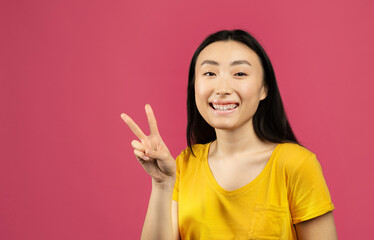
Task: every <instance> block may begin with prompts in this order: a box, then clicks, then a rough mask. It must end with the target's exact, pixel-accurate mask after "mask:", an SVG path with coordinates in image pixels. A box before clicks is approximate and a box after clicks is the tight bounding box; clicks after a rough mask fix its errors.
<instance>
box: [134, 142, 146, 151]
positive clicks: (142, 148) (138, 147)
mask: <svg viewBox="0 0 374 240" xmlns="http://www.w3.org/2000/svg"><path fill="white" fill-rule="evenodd" d="M131 146H132V147H133V148H134V149H136V150H139V151H141V152H145V146H144V144H143V143H141V142H139V141H138V140H132V142H131Z"/></svg>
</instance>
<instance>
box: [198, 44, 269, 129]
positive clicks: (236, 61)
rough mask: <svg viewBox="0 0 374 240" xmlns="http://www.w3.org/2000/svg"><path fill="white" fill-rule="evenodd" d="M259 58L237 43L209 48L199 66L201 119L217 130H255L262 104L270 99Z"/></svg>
mask: <svg viewBox="0 0 374 240" xmlns="http://www.w3.org/2000/svg"><path fill="white" fill-rule="evenodd" d="M266 94H267V93H266V88H265V86H264V84H263V69H262V65H261V62H260V59H259V57H258V56H257V54H256V53H255V52H254V51H253V50H252V49H250V48H249V47H247V46H246V45H244V44H243V43H240V42H237V41H218V42H214V43H212V44H209V45H208V46H207V47H205V48H204V49H203V50H202V51H201V52H200V54H199V56H198V58H197V60H196V66H195V101H196V105H197V109H198V110H199V112H200V114H201V116H202V117H203V118H204V119H205V121H207V122H208V123H209V125H211V126H212V127H214V128H216V129H223V130H234V129H237V128H239V127H242V126H245V125H251V126H252V117H253V115H254V114H255V113H256V110H257V108H258V104H259V102H260V101H261V100H262V99H264V98H265V97H266Z"/></svg>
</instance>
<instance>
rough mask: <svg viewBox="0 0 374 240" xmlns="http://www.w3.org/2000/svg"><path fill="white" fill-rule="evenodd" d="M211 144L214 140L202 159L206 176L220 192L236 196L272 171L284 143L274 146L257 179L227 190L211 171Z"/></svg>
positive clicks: (207, 146)
mask: <svg viewBox="0 0 374 240" xmlns="http://www.w3.org/2000/svg"><path fill="white" fill-rule="evenodd" d="M211 144H212V142H209V143H208V144H207V145H206V147H205V149H204V152H203V159H202V160H203V166H204V169H205V173H206V176H207V177H208V179H209V182H210V184H211V186H212V187H213V189H215V190H216V191H218V192H219V193H221V194H223V195H225V196H234V195H238V194H241V193H244V192H246V191H248V190H250V189H251V188H252V187H254V186H255V185H256V184H257V183H258V182H260V181H261V180H262V179H263V178H264V177H265V176H266V175H267V173H268V172H269V171H270V169H271V166H272V163H273V160H274V158H275V155H276V154H277V152H278V151H279V148H280V147H281V145H282V144H281V143H278V144H277V146H276V147H275V148H274V150H273V152H272V153H271V155H270V157H269V160H268V162H267V163H266V165H265V167H264V169H262V171H261V172H260V174H259V175H257V177H256V178H255V179H253V180H252V181H251V182H249V183H247V184H246V185H244V186H243V187H240V188H238V189H235V190H226V189H224V188H223V187H221V185H219V184H218V182H217V181H216V179H215V178H214V175H213V172H212V171H211V169H210V166H209V163H208V155H209V149H210V145H211Z"/></svg>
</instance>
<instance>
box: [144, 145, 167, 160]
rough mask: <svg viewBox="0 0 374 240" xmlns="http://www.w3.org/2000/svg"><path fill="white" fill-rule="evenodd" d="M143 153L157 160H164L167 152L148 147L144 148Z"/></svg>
mask: <svg viewBox="0 0 374 240" xmlns="http://www.w3.org/2000/svg"><path fill="white" fill-rule="evenodd" d="M145 155H146V156H148V157H150V158H153V159H158V160H166V159H167V157H168V154H167V153H166V152H164V151H155V150H152V149H149V148H147V149H146V150H145Z"/></svg>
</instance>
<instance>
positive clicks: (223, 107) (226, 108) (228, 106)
mask: <svg viewBox="0 0 374 240" xmlns="http://www.w3.org/2000/svg"><path fill="white" fill-rule="evenodd" d="M212 105H213V108H214V109H216V110H220V111H229V110H233V109H235V108H236V107H237V105H236V104H226V105H217V104H212Z"/></svg>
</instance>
